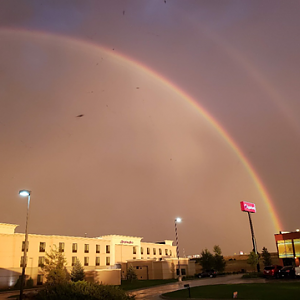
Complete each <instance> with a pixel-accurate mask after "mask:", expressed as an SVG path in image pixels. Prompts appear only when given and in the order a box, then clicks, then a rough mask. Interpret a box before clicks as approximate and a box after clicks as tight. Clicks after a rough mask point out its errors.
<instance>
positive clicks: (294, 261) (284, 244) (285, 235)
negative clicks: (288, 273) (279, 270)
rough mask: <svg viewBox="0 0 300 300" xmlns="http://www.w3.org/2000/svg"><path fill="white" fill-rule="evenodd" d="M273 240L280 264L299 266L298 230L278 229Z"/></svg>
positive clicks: (299, 244)
mask: <svg viewBox="0 0 300 300" xmlns="http://www.w3.org/2000/svg"><path fill="white" fill-rule="evenodd" d="M275 241H276V247H277V252H278V256H279V258H280V260H281V263H282V265H284V266H289V265H295V266H299V258H300V232H299V231H298V230H297V231H294V232H287V231H280V232H279V234H275Z"/></svg>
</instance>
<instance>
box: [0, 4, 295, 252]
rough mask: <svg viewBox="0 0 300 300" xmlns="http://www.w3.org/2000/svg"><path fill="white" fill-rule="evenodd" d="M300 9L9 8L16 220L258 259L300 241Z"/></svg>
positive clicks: (4, 49)
mask: <svg viewBox="0 0 300 300" xmlns="http://www.w3.org/2000/svg"><path fill="white" fill-rule="evenodd" d="M299 9H300V2H299V1H293V0H290V1H283V0H282V1H277V0H270V1H269V0H258V1H256V0H251V1H239V0H237V1H231V0H228V1H227V0H219V1H218V0H216V1H209V0H206V1H205V0H203V1H202V0H187V1H182V0H181V1H180V0H151V1H150V0H147V1H146V0H110V1H104V0H100V1H76V0H72V1H57V0H54V1H32V0H27V1H23V2H19V1H15V0H10V1H5V0H1V1H0V141H1V143H0V153H1V155H0V170H1V172H0V176H1V177H0V182H1V196H0V201H1V210H0V222H2V223H12V224H18V225H19V227H18V228H17V231H18V232H24V230H25V217H26V205H27V203H26V199H24V198H21V197H20V196H19V195H18V191H19V190H20V189H29V190H31V203H30V214H29V232H30V233H37V234H57V235H70V236H85V234H87V236H89V237H97V236H102V235H106V234H120V235H127V236H140V237H143V239H144V241H152V242H155V241H161V240H165V239H173V240H174V239H175V232H174V220H175V218H176V217H181V218H182V223H180V224H178V236H179V249H180V255H193V254H199V253H200V252H201V251H202V250H203V249H205V248H208V249H209V250H210V251H212V249H213V246H214V245H220V247H221V249H222V251H223V254H225V255H231V254H234V253H239V251H244V252H246V253H249V252H250V251H251V249H252V241H251V235H250V228H249V221H248V216H247V214H246V213H243V212H241V210H240V201H248V202H253V203H255V204H256V208H257V213H255V214H252V221H253V225H254V231H255V235H256V240H257V246H258V250H261V249H262V247H267V248H268V249H269V250H270V251H275V250H276V245H275V239H274V234H275V233H278V231H279V230H284V231H285V230H288V231H293V230H295V229H297V228H299V227H300V224H299V222H298V214H299V213H298V212H299V210H300V202H299V200H298V190H299V183H298V178H299V177H300V168H299V167H300V159H299V153H300V139H299V137H300V120H299V117H298V113H299V112H300V101H299V78H300V57H299V51H300V38H299V33H298V28H299V27H300V19H299V17H298V11H299Z"/></svg>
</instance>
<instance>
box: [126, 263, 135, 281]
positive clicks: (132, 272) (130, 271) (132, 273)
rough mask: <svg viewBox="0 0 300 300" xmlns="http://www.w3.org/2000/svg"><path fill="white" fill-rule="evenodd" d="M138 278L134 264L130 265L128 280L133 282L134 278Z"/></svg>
mask: <svg viewBox="0 0 300 300" xmlns="http://www.w3.org/2000/svg"><path fill="white" fill-rule="evenodd" d="M136 279H137V275H136V273H135V270H134V268H133V266H129V268H128V269H127V280H129V281H130V282H132V281H133V280H136Z"/></svg>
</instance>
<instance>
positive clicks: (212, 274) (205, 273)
mask: <svg viewBox="0 0 300 300" xmlns="http://www.w3.org/2000/svg"><path fill="white" fill-rule="evenodd" d="M216 276H217V272H216V271H215V270H213V269H211V270H205V271H203V272H201V273H199V274H196V277H198V278H203V277H216Z"/></svg>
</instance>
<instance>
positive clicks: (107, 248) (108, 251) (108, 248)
mask: <svg viewBox="0 0 300 300" xmlns="http://www.w3.org/2000/svg"><path fill="white" fill-rule="evenodd" d="M106 253H110V245H106Z"/></svg>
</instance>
